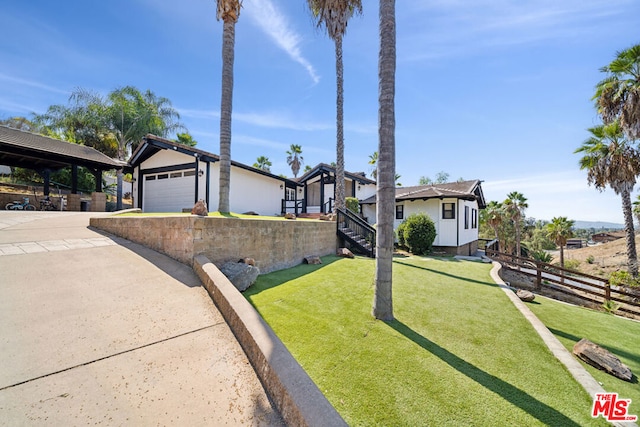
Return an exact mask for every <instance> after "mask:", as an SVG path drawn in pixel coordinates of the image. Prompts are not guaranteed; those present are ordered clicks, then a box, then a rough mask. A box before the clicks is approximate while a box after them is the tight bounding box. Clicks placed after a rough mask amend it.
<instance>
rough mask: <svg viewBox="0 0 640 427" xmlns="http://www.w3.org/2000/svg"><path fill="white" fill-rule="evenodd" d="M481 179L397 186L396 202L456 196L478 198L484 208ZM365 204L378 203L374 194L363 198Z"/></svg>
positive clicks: (457, 197) (458, 197) (479, 203)
mask: <svg viewBox="0 0 640 427" xmlns="http://www.w3.org/2000/svg"><path fill="white" fill-rule="evenodd" d="M480 183H481V181H480V180H472V181H459V182H449V183H445V184H432V185H417V186H414V187H396V202H400V201H405V200H406V201H412V200H428V199H445V198H455V199H463V200H477V201H478V207H479V208H480V209H484V208H485V206H486V202H485V200H484V194H483V193H482V187H481V185H480ZM360 203H362V204H363V205H371V204H375V203H376V196H375V195H373V196H371V197H369V198H368V199H365V200H363V201H362V202H360Z"/></svg>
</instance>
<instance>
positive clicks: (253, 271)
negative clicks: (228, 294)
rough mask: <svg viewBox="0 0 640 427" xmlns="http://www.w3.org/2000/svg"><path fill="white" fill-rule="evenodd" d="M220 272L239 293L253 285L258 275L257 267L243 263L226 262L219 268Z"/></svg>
mask: <svg viewBox="0 0 640 427" xmlns="http://www.w3.org/2000/svg"><path fill="white" fill-rule="evenodd" d="M220 271H221V272H222V274H224V275H225V276H227V278H228V279H229V281H230V282H231V283H233V286H235V287H236V289H238V290H239V291H240V292H244V291H245V290H247V289H248V288H249V286H251V285H253V284H254V283H255V282H256V279H257V278H258V275H259V274H260V269H259V268H258V267H254V266H253V265H249V264H245V263H244V262H227V263H225V264H224V265H223V266H222V267H221V268H220Z"/></svg>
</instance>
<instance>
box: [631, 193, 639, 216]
mask: <svg viewBox="0 0 640 427" xmlns="http://www.w3.org/2000/svg"><path fill="white" fill-rule="evenodd" d="M633 214H634V215H635V216H636V219H637V220H638V223H640V194H639V195H638V196H637V197H636V201H635V202H633Z"/></svg>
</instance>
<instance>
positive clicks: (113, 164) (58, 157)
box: [0, 126, 125, 195]
mask: <svg viewBox="0 0 640 427" xmlns="http://www.w3.org/2000/svg"><path fill="white" fill-rule="evenodd" d="M0 165H7V166H14V167H21V168H27V169H32V170H35V171H36V172H37V173H38V174H40V175H41V176H42V177H43V179H44V194H45V195H49V185H50V178H49V177H50V174H51V172H55V171H57V170H60V169H63V168H65V167H67V166H71V194H77V193H78V166H83V167H85V168H87V169H88V170H90V171H91V172H92V173H93V175H94V176H95V178H96V188H95V191H96V192H97V193H100V192H102V173H103V172H104V171H106V170H111V169H122V168H123V167H124V166H125V163H124V162H122V163H121V162H119V161H118V160H115V159H112V158H110V157H108V156H106V155H104V154H103V153H101V152H99V151H98V150H96V149H94V148H91V147H87V146H85V145H79V144H73V143H70V142H65V141H60V140H58V139H54V138H49V137H46V136H43V135H38V134H35V133H31V132H26V131H23V130H19V129H13V128H9V127H7V126H0Z"/></svg>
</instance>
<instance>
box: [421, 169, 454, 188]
mask: <svg viewBox="0 0 640 427" xmlns="http://www.w3.org/2000/svg"><path fill="white" fill-rule="evenodd" d="M447 182H449V174H448V173H447V172H445V171H440V172H438V173H437V174H436V177H435V179H431V178H429V177H428V176H421V177H420V181H419V183H418V185H431V184H445V183H447Z"/></svg>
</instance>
